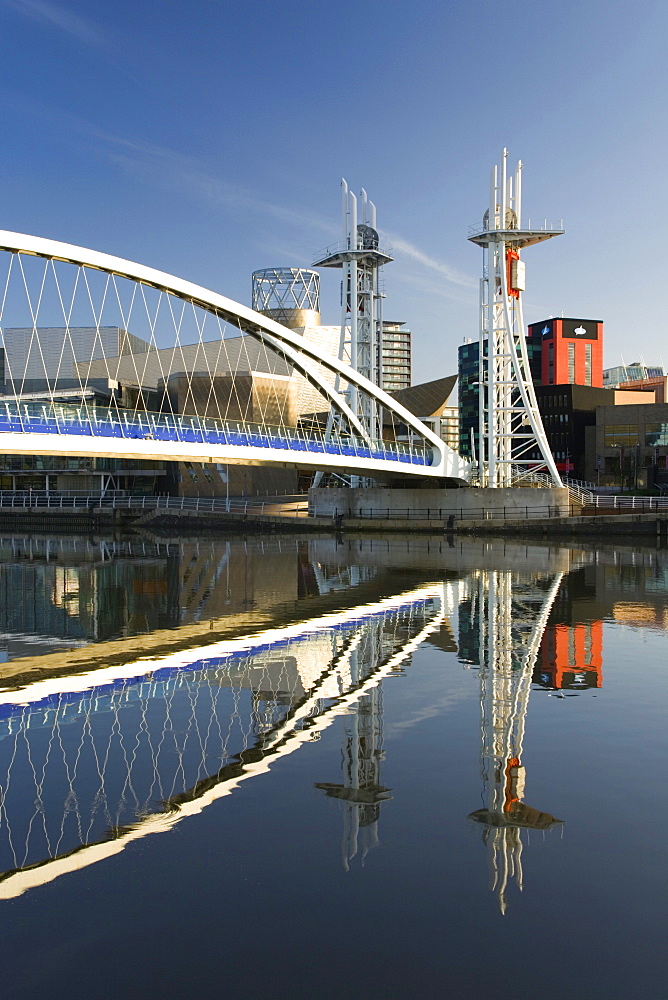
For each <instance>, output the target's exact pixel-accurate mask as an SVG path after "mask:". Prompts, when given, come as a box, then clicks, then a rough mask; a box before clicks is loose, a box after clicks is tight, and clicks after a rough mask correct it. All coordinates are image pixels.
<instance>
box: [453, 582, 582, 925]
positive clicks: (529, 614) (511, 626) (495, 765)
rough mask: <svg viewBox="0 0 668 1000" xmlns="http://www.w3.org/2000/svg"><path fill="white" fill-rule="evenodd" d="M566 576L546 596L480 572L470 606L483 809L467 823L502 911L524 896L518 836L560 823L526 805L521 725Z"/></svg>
mask: <svg viewBox="0 0 668 1000" xmlns="http://www.w3.org/2000/svg"><path fill="white" fill-rule="evenodd" d="M562 576H563V574H561V573H558V574H557V575H556V576H555V578H554V580H553V581H552V584H551V586H550V587H549V589H548V590H539V589H538V588H537V587H529V586H528V585H523V586H519V585H518V586H516V589H515V591H513V576H512V574H511V573H500V572H480V575H479V578H478V596H477V599H476V601H475V602H473V603H474V604H475V606H476V610H477V619H478V628H479V633H478V634H479V663H480V707H481V716H482V719H481V723H482V728H481V737H482V745H481V760H480V769H481V778H482V783H483V796H484V801H485V805H484V807H483V808H482V809H478V810H476V811H475V812H473V813H471V815H470V817H469V818H470V819H472V820H473V821H475V822H476V823H480V824H482V825H483V826H484V832H483V841H484V843H485V844H486V845H487V848H488V852H489V863H490V887H491V889H492V891H494V892H496V894H497V898H498V901H499V908H500V910H501V912H502V913H505V911H506V905H507V903H506V888H507V885H508V881H509V879H511V878H514V879H515V881H516V883H517V886H518V888H519V889H522V879H523V875H522V849H523V844H522V839H521V835H520V830H521V829H522V828H525V829H536V830H546V829H549V828H550V827H552V826H554V825H555V824H558V823H560V822H561V820H557V819H555V817H554V816H551V815H550V814H549V813H545V812H541V811H539V810H538V809H534V808H532V807H531V806H528V805H526V803H524V802H523V801H522V800H523V797H524V786H525V769H524V767H523V766H522V746H523V742H524V725H525V719H526V712H527V707H528V703H529V692H530V689H531V675H532V671H533V667H534V664H535V661H536V655H537V653H538V648H539V645H540V641H541V638H542V635H543V632H544V631H545V626H546V623H547V618H548V615H549V613H550V608H551V607H552V604H553V602H554V598H555V596H556V593H557V591H558V589H559V585H560V583H561V579H562Z"/></svg>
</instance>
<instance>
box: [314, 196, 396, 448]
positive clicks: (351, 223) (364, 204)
mask: <svg viewBox="0 0 668 1000" xmlns="http://www.w3.org/2000/svg"><path fill="white" fill-rule="evenodd" d="M341 185H342V189H343V243H342V244H338V245H336V246H334V247H329V248H328V249H327V250H325V251H323V252H322V253H321V254H319V255H318V258H317V259H316V260H315V261H314V267H342V268H343V282H342V289H341V309H342V315H341V342H340V346H339V357H340V358H341V359H342V360H345V361H348V360H349V362H350V364H351V365H352V367H353V368H354V369H355V370H356V371H358V372H359V373H360V375H364V376H365V377H366V378H368V379H370V381H371V382H375V384H376V385H382V376H383V372H382V349H381V345H382V328H383V314H382V299H383V296H382V294H381V290H380V284H379V271H380V268H381V266H382V265H383V264H387V263H389V262H390V261H391V260H392V257H390V255H389V254H388V253H386V252H385V251H384V250H380V249H379V240H378V232H377V230H376V206H375V205H374V204H373V202H372V201H369V199H368V198H367V194H366V191H364V189H362V192H361V194H360V216H361V218H360V220H359V222H358V206H357V198H356V197H355V195H354V194H353V193H352V191H349V190H348V185H347V183H346V181H345V180H342V181H341ZM347 396H348V402H349V404H350V406H351V409H352V410H353V411H354V413H355V414H356V415H357V416H359V417H360V418H361V419H362V422H363V423H364V426H365V427H366V428H367V430H368V432H369V434H370V435H371V437H372V438H380V437H382V425H381V419H382V417H381V414H380V413H379V410H378V407H377V405H376V402H375V400H372V399H371V398H370V397H369V396H368V395H367V394H366V393H361V392H359V390H358V389H357V387H356V386H352V385H351V386H348V389H347Z"/></svg>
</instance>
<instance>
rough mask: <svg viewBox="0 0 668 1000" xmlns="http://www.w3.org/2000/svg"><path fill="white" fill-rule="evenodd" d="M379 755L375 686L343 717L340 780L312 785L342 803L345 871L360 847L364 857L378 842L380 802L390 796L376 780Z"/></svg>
mask: <svg viewBox="0 0 668 1000" xmlns="http://www.w3.org/2000/svg"><path fill="white" fill-rule="evenodd" d="M383 758H384V753H383V690H382V688H381V687H376V688H374V689H373V690H372V691H371V692H370V693H369V694H366V695H364V696H363V697H362V698H360V700H359V702H358V704H357V705H356V706H355V708H354V710H353V711H352V712H351V714H350V715H348V716H346V717H345V719H344V741H343V747H342V760H341V767H342V770H343V779H344V780H343V783H341V784H335V783H334V782H318V783H317V784H316V786H315V787H316V788H320V789H321V790H322V791H324V792H325V793H326V794H327V795H329V796H331V797H332V798H335V799H341V801H342V802H343V803H344V814H343V842H342V844H341V853H342V862H343V867H344V868H345V869H346V871H348V869H349V868H350V862H351V861H352V859H353V858H354V857H355V855H356V854H357V853H358V851H359V850H360V849H361V852H362V860H364V858H365V857H366V855H367V854H368V853H369V851H370V850H371V849H372V848H373V847H376V846H377V844H378V843H379V840H378V819H379V817H380V803H381V802H383V801H385V800H386V799H389V798H391V795H390V790H389V789H388V788H385V787H384V786H383V785H382V784H381V782H380V762H381V761H382V760H383ZM360 831H361V841H362V842H361V844H360Z"/></svg>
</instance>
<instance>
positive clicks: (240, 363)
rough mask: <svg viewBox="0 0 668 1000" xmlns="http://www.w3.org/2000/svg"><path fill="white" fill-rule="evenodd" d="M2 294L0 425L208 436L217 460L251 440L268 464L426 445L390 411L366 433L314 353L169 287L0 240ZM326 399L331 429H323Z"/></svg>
mask: <svg viewBox="0 0 668 1000" xmlns="http://www.w3.org/2000/svg"><path fill="white" fill-rule="evenodd" d="M137 267H138V266H137ZM155 273H158V272H155ZM193 287H195V286H193ZM0 296H1V298H0V337H1V346H2V348H3V351H4V395H3V396H0V430H4V431H21V432H23V433H25V432H31V433H40V434H43V433H47V434H68V435H70V436H71V437H72V438H76V437H79V438H81V437H82V436H88V437H90V436H95V437H97V438H123V439H126V440H127V439H135V440H137V439H142V440H144V441H151V440H152V441H160V442H170V441H171V442H178V444H179V445H188V444H192V445H202V446H210V447H209V450H211V451H212V452H213V453H215V452H216V449H218V450H219V454H220V456H222V460H223V461H224V462H228V461H229V462H235V461H236V462H239V463H244V461H246V462H248V461H249V452H248V451H247V450H246V451H244V452H243V453H242V452H239V454H238V455H235V453H234V448H235V447H237V448H240V449H248V448H252V449H258V448H259V449H263V451H262V452H261V453H260V458H259V461H260V462H262V461H266V462H267V464H271V460H272V453H273V452H280V453H282V454H281V455H280V456H279V457H280V458H281V461H280V462H278V461H277V463H276V464H284V465H285V464H290V463H291V464H294V465H297V466H298V465H299V464H300V462H302V463H304V462H305V463H306V464H307V465H309V464H310V466H311V467H314V465H315V463H316V462H317V461H318V459H317V457H316V456H314V454H313V453H314V452H315V453H317V454H319V455H322V456H323V457H322V461H323V463H325V464H326V461H327V460H329V461H330V462H331V461H333V460H334V459H336V461H338V463H339V465H340V464H341V462H343V463H344V467H345V462H346V461H349V462H350V460H352V464H354V459H355V458H358V459H363V460H364V461H372V462H373V461H375V462H376V463H378V462H380V463H381V464H382V462H383V461H387V460H390V461H393V462H397V461H401V462H403V463H407V464H409V465H411V464H412V465H416V464H417V465H421V466H427V465H429V464H430V463H431V462H432V461H433V459H434V447H433V442H430V441H428V440H425V439H423V438H421V437H420V434H419V433H417V432H416V430H415V428H412V427H410V426H408V427H407V426H406V424H405V423H403V422H402V419H401V418H400V416H399V415H397V414H395V413H393V412H392V410H391V409H389V408H388V409H387V411H386V417H385V423H386V427H385V428H384V431H383V439H372V438H371V437H370V436H369V434H368V432H367V431H366V429H365V428H364V427H363V426H362V425H361V424H360V423H359V420H358V419H357V418H355V417H354V415H353V414H352V412H351V411H350V410H349V407H348V406H347V403H346V400H345V394H344V389H345V384H343V383H342V382H341V380H340V378H339V379H338V380H337V373H336V370H335V368H334V367H328V361H327V358H326V357H324V356H323V358H322V359H321V363H320V362H318V360H317V356H318V351H317V350H315V353H314V351H311V352H310V354H309V355H308V356H307V355H306V354H304V353H303V352H301V353H300V351H299V350H298V349H297V348H295V347H291V346H290V345H289V343H288V341H287V339H286V341H285V342H282V341H281V340H280V339H278V338H277V337H275V336H272V335H270V334H268V333H267V332H266V330H263V329H262V328H261V326H260V325H257V324H256V325H254V324H253V323H252V322H249V321H248V318H247V317H246V318H242V317H241V315H240V317H239V318H238V320H237V321H234V319H233V317H231V316H230V315H229V314H228V315H225V316H224V315H223V312H222V310H220V309H217V308H216V307H215V306H213V305H211V306H210V307H209V306H207V305H206V303H203V302H202V301H195V300H194V299H193V298H192V297H188V296H186V295H181V294H179V292H178V291H175V290H172V289H164V288H158V287H154V286H152V285H151V284H149V283H148V282H144V281H141V280H137V279H135V278H132V277H124V276H122V275H120V274H117V273H114V272H113V271H106V270H101V269H100V268H97V267H92V266H88V265H86V264H76V263H72V262H69V261H64V260H58V259H54V258H53V257H43V256H39V255H37V253H36V252H16V251H14V252H10V251H9V250H4V251H0ZM245 312H248V311H247V310H246V311H245ZM257 318H258V320H259V319H260V318H261V317H259V316H258V317H257ZM286 333H288V331H287V330H286ZM293 339H294V338H293ZM0 391H2V389H1V387H0ZM332 409H334V410H335V411H337V413H338V418H337V422H336V427H337V430H336V432H335V433H334V434H331V433H330V434H326V428H327V423H328V419H329V417H330V413H331V411H332ZM78 443H79V445H80V446H81V447H82V445H81V442H80V441H79V442H78ZM221 446H222V447H223V448H224V449H227V450H226V451H220V448H221ZM72 448H73V452H74V453H76V452H75V451H74V449H75V448H76V444H75V442H73V444H72ZM108 450H109V448H108V447H107V451H108ZM117 450H118V449H117ZM154 450H156V451H157V450H158V449H157V448H156V449H154ZM206 450H207V449H206V447H204V451H206ZM181 451H183V449H182V448H181ZM201 451H202V449H200V452H201ZM286 451H287V452H289V453H292V454H291V455H289V456H286V455H285V452H286ZM295 453H302V454H295ZM253 455H256V453H255V452H253ZM344 456H345V458H344ZM187 457H188V456H186V460H187ZM251 457H252V456H251ZM286 457H287V458H288V462H286ZM201 458H202V455H201V454H200V453H199V452H197V451H196V450H195V454H194V459H195V461H197V460H198V459H199V460H200V461H201ZM186 464H187V466H190V465H191V464H192V463H188V462H187V461H186ZM203 469H204V474H205V477H206V478H207V480H209V482H210V483H211V482H213V481H216V482H217V474H219V476H220V478H221V479H222V480H223V481H224V480H225V474H224V473H223V467H222V465H220V464H219V463H215V462H206V461H204V462H203ZM189 471H190V468H189ZM191 475H192V473H191Z"/></svg>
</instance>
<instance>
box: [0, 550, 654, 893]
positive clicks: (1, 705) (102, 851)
mask: <svg viewBox="0 0 668 1000" xmlns="http://www.w3.org/2000/svg"><path fill="white" fill-rule="evenodd" d="M0 551H1V554H2V557H3V562H2V565H1V566H0V582H1V584H2V587H1V589H0V615H1V616H2V618H1V620H2V628H3V630H4V633H5V635H4V641H5V648H6V652H7V657H8V660H7V662H6V663H4V664H3V666H2V676H4V683H5V685H6V687H5V690H4V691H2V692H0V898H12V897H14V896H17V895H20V894H21V893H23V892H25V891H26V890H27V889H29V888H31V887H33V886H36V885H40V884H44V883H46V882H49V881H51V880H52V879H54V878H56V877H58V876H59V875H62V874H66V873H68V872H72V871H75V870H77V869H79V868H83V867H86V866H87V865H90V864H93V863H95V862H97V861H100V860H103V859H104V858H106V857H109V856H110V855H112V854H115V853H118V852H119V851H120V850H122V849H123V847H124V846H125V845H126V844H129V843H132V842H133V841H134V840H137V839H138V838H141V837H145V836H148V835H149V834H152V833H158V832H162V831H166V830H170V829H172V828H173V827H174V825H175V824H177V823H179V822H180V821H181V820H183V819H184V818H186V817H188V816H191V815H194V814H196V813H198V812H200V811H201V810H202V809H204V808H205V807H206V806H207V805H209V804H210V803H211V802H213V801H215V800H216V799H219V798H221V797H223V796H225V795H228V794H230V792H232V791H233V790H234V789H235V788H237V787H238V786H239V785H240V783H242V782H243V781H247V780H249V779H251V778H253V777H255V776H258V775H261V774H265V773H266V772H267V771H268V770H269V769H270V768H271V767H273V766H274V765H275V764H276V763H277V762H278V761H279V760H280V759H281V758H283V757H284V756H286V755H288V754H290V753H292V752H294V751H295V750H297V749H299V748H300V747H307V746H308V744H309V743H312V742H313V741H314V740H317V739H319V737H320V736H321V734H323V733H324V732H325V730H326V729H327V728H328V727H329V726H330V725H331V723H332V721H333V720H334V719H336V718H337V717H340V718H341V720H342V727H343V736H342V739H343V742H342V746H341V763H340V770H339V771H338V773H337V769H336V762H335V760H334V759H333V772H332V771H330V773H329V774H325V775H323V777H325V778H329V779H330V780H324V781H319V782H318V783H317V784H316V788H317V789H318V790H319V791H320V792H321V793H324V795H325V796H327V797H329V798H332V799H335V800H338V802H339V803H340V810H341V822H342V863H343V866H344V868H346V869H348V868H350V866H351V865H352V863H353V860H354V859H359V860H360V861H362V862H363V861H364V860H365V859H366V857H367V855H368V853H369V851H370V850H371V849H372V848H374V847H377V846H378V844H379V843H380V835H379V824H380V821H381V810H382V809H383V803H385V802H387V801H389V800H390V799H392V798H393V797H394V795H395V792H393V790H392V789H391V788H390V787H388V785H387V783H386V780H384V776H383V773H382V771H383V762H384V760H385V755H386V753H387V745H386V736H385V732H384V704H383V699H384V691H383V686H382V681H383V679H384V678H386V677H388V676H391V675H393V674H397V673H401V672H402V671H405V670H407V669H408V667H409V665H410V663H411V657H412V654H413V653H414V652H415V650H416V649H418V647H420V646H421V645H422V644H423V643H428V644H429V645H430V646H431V647H432V649H434V650H435V651H438V654H439V655H440V656H444V657H450V658H451V659H452V660H455V658H456V659H458V660H459V662H460V663H461V664H463V665H464V667H465V668H466V669H467V670H468V671H471V681H472V682H473V683H476V684H477V685H478V691H479V701H480V789H479V791H480V792H481V797H482V802H481V805H480V807H479V808H477V809H475V810H473V811H472V812H471V813H470V814H469V819H470V821H471V822H472V823H474V824H476V826H478V827H480V828H481V830H482V839H483V842H484V844H485V845H486V851H487V856H488V862H489V867H490V888H491V889H492V891H493V892H494V893H495V895H496V898H497V901H498V906H499V908H500V910H501V912H506V909H507V906H508V893H509V888H510V886H511V885H512V884H514V885H515V886H516V887H517V888H519V889H522V887H523V880H524V877H523V869H522V852H523V850H524V849H525V846H526V838H527V836H528V834H529V832H530V831H532V830H540V831H547V830H550V829H553V828H555V827H560V826H561V825H562V823H563V821H564V820H565V819H567V818H568V817H562V818H557V817H556V816H554V815H553V814H552V813H551V812H550V811H548V810H549V808H550V804H549V801H548V802H539V803H536V802H535V801H534V800H533V799H532V798H530V797H528V796H527V780H526V764H527V762H525V760H524V737H525V730H526V727H527V723H528V720H529V718H530V716H529V715H528V712H529V701H530V694H531V692H532V691H533V692H534V693H535V697H540V696H541V695H542V696H544V695H545V693H547V694H548V695H553V696H554V695H556V696H562V695H564V694H568V695H577V696H579V697H582V696H583V695H586V694H587V693H588V692H589V693H591V692H594V691H596V690H598V689H599V688H600V687H601V686H602V684H603V662H604V650H603V636H604V631H603V623H604V622H605V621H620V620H623V621H625V622H628V623H629V624H632V625H633V626H634V627H647V626H648V625H651V627H653V628H657V627H661V625H662V624H663V623H666V622H668V614H667V609H668V573H667V571H666V557H665V554H662V553H660V552H657V551H651V550H648V551H646V552H642V553H639V552H630V551H629V552H622V553H619V552H614V551H610V552H606V551H599V552H594V551H590V550H582V549H577V548H566V547H560V548H558V549H549V548H547V547H540V546H536V547H528V546H519V545H508V546H505V545H504V546H494V545H490V544H489V543H488V542H484V543H476V542H468V543H466V544H461V543H459V542H458V543H456V544H453V545H450V544H449V542H448V540H447V539H443V540H436V541H434V540H428V539H421V538H416V539H410V540H405V539H402V540H400V541H399V540H392V539H386V538H383V539H343V540H341V539H338V540H337V539H336V538H329V537H328V538H322V539H318V538H311V539H306V540H305V539H296V540H295V539H288V540H279V539H275V540H270V541H261V540H258V541H257V542H253V543H249V542H246V541H244V540H243V539H236V540H234V539H233V540H229V541H220V540H202V539H199V540H198V539H195V540H186V541H183V542H178V543H163V542H159V541H155V542H152V541H141V540H132V541H123V542H120V541H119V542H115V541H112V540H109V539H101V540H96V539H81V538H79V539H75V538H60V539H57V538H54V539H46V538H42V539H28V538H27V537H20V536H14V537H7V538H4V539H2V540H0ZM416 566H419V567H420V571H419V573H418V572H417V571H416ZM629 580H633V581H635V585H636V587H637V589H636V590H634V591H633V600H631V599H630V593H631V591H630V590H629ZM21 592H23V593H26V594H29V595H30V599H29V600H24V601H19V600H17V598H16V595H17V594H19V593H21ZM620 606H623V608H624V612H623V614H624V615H625V616H626V617H624V618H622V619H620V615H621V614H622V612H621V611H620ZM91 640H96V641H95V642H94V643H93V644H88V645H84V644H87V643H90V642H91ZM63 645H65V646H66V647H67V652H66V654H65V653H63V651H62V646H63ZM54 650H55V652H54ZM476 675H477V676H476ZM529 763H530V761H529ZM444 766H445V762H444ZM470 792H471V795H472V796H473V797H474V796H475V793H476V789H474V788H471V790H470ZM472 804H473V803H472ZM462 821H463V817H462Z"/></svg>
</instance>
